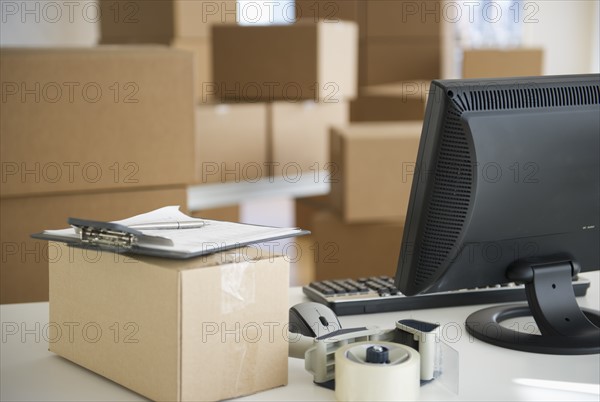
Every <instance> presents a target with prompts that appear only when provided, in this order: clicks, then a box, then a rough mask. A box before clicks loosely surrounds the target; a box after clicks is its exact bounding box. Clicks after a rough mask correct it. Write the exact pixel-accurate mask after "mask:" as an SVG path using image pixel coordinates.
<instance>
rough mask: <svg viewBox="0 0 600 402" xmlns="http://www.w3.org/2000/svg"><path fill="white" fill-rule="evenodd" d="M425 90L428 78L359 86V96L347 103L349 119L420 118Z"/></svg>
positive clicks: (423, 105)
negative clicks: (348, 105) (348, 104)
mask: <svg viewBox="0 0 600 402" xmlns="http://www.w3.org/2000/svg"><path fill="white" fill-rule="evenodd" d="M428 93H429V81H423V80H414V81H403V82H397V83H390V84H382V85H371V86H367V87H362V88H361V89H360V96H359V97H358V98H357V99H356V100H353V101H352V102H351V103H350V120H351V121H352V122H365V121H406V120H423V117H424V115H425V106H426V104H427V96H428Z"/></svg>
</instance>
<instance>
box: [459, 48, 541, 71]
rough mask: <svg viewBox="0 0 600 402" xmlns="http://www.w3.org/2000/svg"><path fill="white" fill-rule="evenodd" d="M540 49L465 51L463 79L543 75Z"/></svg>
mask: <svg viewBox="0 0 600 402" xmlns="http://www.w3.org/2000/svg"><path fill="white" fill-rule="evenodd" d="M543 59H544V53H543V50H542V49H525V48H523V49H478V50H465V52H464V54H463V70H462V75H463V78H500V77H528V76H538V75H542V74H543Z"/></svg>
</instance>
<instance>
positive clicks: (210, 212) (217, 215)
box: [191, 205, 240, 222]
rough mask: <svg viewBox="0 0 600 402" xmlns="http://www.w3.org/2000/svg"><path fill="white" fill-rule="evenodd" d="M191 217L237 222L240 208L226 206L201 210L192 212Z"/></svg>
mask: <svg viewBox="0 0 600 402" xmlns="http://www.w3.org/2000/svg"><path fill="white" fill-rule="evenodd" d="M191 216H193V217H194V218H203V219H210V220H215V221H227V222H239V221H240V206H239V205H228V206H225V207H218V208H210V209H201V210H198V211H192V213H191Z"/></svg>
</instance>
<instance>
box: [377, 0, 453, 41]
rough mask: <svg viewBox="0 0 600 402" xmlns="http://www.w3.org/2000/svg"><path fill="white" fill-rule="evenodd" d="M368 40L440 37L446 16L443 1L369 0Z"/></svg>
mask: <svg viewBox="0 0 600 402" xmlns="http://www.w3.org/2000/svg"><path fill="white" fill-rule="evenodd" d="M366 15H367V18H366V19H367V22H366V27H367V32H366V36H367V37H368V38H382V37H383V38H402V39H406V38H411V37H416V38H419V37H430V38H439V37H440V33H441V22H442V17H443V16H444V13H443V10H442V8H441V2H440V1H437V0H427V1H419V2H416V1H390V0H368V1H366Z"/></svg>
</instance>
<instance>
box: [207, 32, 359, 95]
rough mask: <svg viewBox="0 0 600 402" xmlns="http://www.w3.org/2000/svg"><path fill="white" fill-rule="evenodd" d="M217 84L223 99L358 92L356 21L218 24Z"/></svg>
mask: <svg viewBox="0 0 600 402" xmlns="http://www.w3.org/2000/svg"><path fill="white" fill-rule="evenodd" d="M212 40H213V42H212V49H213V81H214V82H213V85H214V88H206V89H205V92H206V93H210V94H214V95H215V96H216V99H217V100H218V101H229V102H261V101H274V100H285V101H300V100H311V99H312V100H315V101H318V100H320V99H323V100H325V101H332V100H340V101H341V100H346V99H351V98H354V97H355V96H356V93H357V58H358V29H357V26H356V24H355V23H353V22H346V21H340V22H336V23H325V22H319V23H312V22H307V21H300V22H297V23H295V24H291V25H270V26H238V25H214V26H213V36H212Z"/></svg>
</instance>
